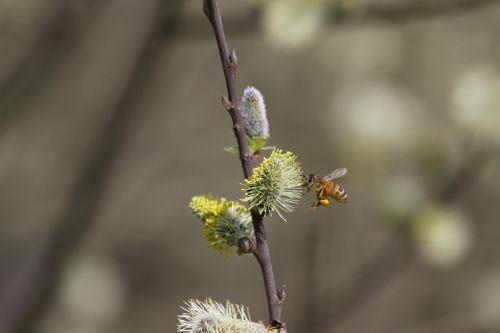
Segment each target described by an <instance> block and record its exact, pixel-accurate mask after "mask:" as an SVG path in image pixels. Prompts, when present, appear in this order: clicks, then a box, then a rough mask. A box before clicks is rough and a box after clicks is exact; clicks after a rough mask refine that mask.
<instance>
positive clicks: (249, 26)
mask: <svg viewBox="0 0 500 333" xmlns="http://www.w3.org/2000/svg"><path fill="white" fill-rule="evenodd" d="M499 4H500V0H455V1H438V0H428V1H422V0H416V1H402V0H399V1H389V2H388V1H366V2H364V3H357V6H355V7H351V8H349V9H346V8H342V7H340V6H333V7H332V8H330V9H328V8H326V9H325V11H327V12H328V13H327V15H328V17H329V21H328V27H327V29H328V28H331V29H337V28H338V27H339V26H345V25H349V24H360V23H367V22H381V23H384V24H405V23H411V22H418V21H425V20H430V19H434V18H441V17H448V16H452V15H459V14H463V13H470V12H473V11H477V10H481V9H485V8H489V7H493V6H495V5H499ZM261 12H262V10H261V9H260V8H252V9H250V10H248V11H246V12H245V13H244V14H242V15H238V17H231V18H228V19H227V20H226V28H227V29H228V30H229V29H230V30H231V34H232V35H233V36H246V35H251V34H255V33H258V31H259V25H258V22H259V20H258V18H259V16H260V15H261ZM206 36H207V31H206V29H205V25H204V22H201V21H200V20H197V19H196V18H195V17H193V18H192V19H189V18H188V19H187V20H186V21H185V24H183V27H182V29H180V31H179V33H178V34H177V36H176V37H177V38H180V39H186V38H204V37H206Z"/></svg>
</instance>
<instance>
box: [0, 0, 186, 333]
mask: <svg viewBox="0 0 500 333" xmlns="http://www.w3.org/2000/svg"><path fill="white" fill-rule="evenodd" d="M178 1H179V0H177V2H178ZM115 3H116V4H117V5H119V7H115V6H113V4H111V5H110V6H111V7H108V9H107V10H108V11H109V13H112V10H114V9H115V8H118V9H121V7H120V6H122V5H123V3H120V2H119V1H116V2H115ZM129 3H131V4H133V1H132V2H130V1H129ZM125 6H126V4H125ZM142 6H143V7H142V8H143V9H142V10H141V13H140V14H141V16H140V19H141V23H144V25H141V24H137V27H136V28H135V29H138V31H139V32H137V33H136V34H135V37H134V38H133V39H132V40H131V41H129V43H131V45H133V46H131V47H133V48H134V49H133V51H134V52H132V50H129V49H126V50H128V52H130V53H131V55H129V56H127V57H130V59H129V62H127V65H130V69H129V71H130V72H128V71H127V72H126V73H127V74H124V77H123V79H124V80H126V82H128V84H127V86H126V87H124V88H121V87H119V88H116V89H117V91H116V94H117V97H118V98H117V100H116V101H113V105H112V108H113V109H112V111H111V112H110V115H109V119H108V120H107V122H106V123H105V124H104V125H103V128H102V131H100V133H98V135H97V137H96V139H95V141H94V140H93V141H94V142H93V145H92V147H90V148H91V151H90V153H89V155H88V159H87V160H86V162H85V163H84V165H83V167H82V170H81V172H80V174H79V175H78V176H77V179H76V181H75V184H74V186H73V189H72V190H71V193H69V200H68V205H67V206H66V207H65V208H64V209H63V211H62V212H61V214H60V216H59V217H58V218H57V221H56V222H55V229H54V231H53V232H52V233H51V235H50V236H49V237H48V239H46V240H44V241H43V242H41V245H40V246H39V247H37V248H36V251H34V252H33V253H32V255H31V256H29V257H28V258H26V260H24V261H23V262H22V263H21V264H20V265H19V266H20V268H19V269H17V270H15V271H14V272H13V273H12V275H11V276H10V277H9V280H8V281H7V283H6V284H5V285H4V286H2V287H3V288H2V290H0V332H1V333H29V332H33V331H35V330H36V329H37V328H38V327H37V326H38V325H39V323H40V320H41V319H43V317H44V315H45V313H46V311H47V310H48V309H49V307H48V305H50V304H51V302H52V300H53V298H54V296H55V292H56V291H57V288H58V285H59V282H60V279H61V277H62V273H63V269H64V267H65V265H66V264H67V262H68V261H69V260H70V259H71V257H72V255H73V254H74V252H75V250H76V249H77V248H78V246H79V244H80V243H81V242H82V240H83V239H84V237H85V236H86V234H87V233H88V231H89V230H90V229H91V227H92V226H93V222H94V221H95V216H96V214H97V213H98V210H99V204H100V203H101V199H102V194H103V193H104V190H105V189H106V186H107V184H108V183H107V180H108V179H109V177H110V175H111V174H112V171H113V168H114V166H115V162H116V158H117V157H118V155H119V153H120V152H121V149H122V148H123V144H124V140H123V139H124V137H125V136H126V134H127V132H128V130H129V128H130V125H131V120H132V112H133V108H131V107H130V106H129V104H130V103H131V99H132V98H135V97H136V96H137V95H136V94H135V93H134V92H135V91H138V85H139V81H141V80H144V78H143V77H142V76H143V75H144V74H143V73H144V72H143V71H144V67H145V66H146V65H147V64H149V63H151V57H152V56H153V55H154V54H157V50H158V46H159V45H161V44H159V43H157V41H158V40H157V39H158V38H159V37H160V33H159V29H158V25H159V23H160V22H159V19H160V18H159V17H156V16H157V13H158V12H159V9H160V8H161V3H160V2H159V1H157V0H151V1H147V2H144V4H142ZM134 8H135V7H134ZM108 11H107V12H106V13H105V14H107V13H108ZM105 17H106V18H107V16H103V19H104V18H105ZM172 19H173V18H172ZM134 31H135V30H134ZM136 52H137V53H136ZM141 82H142V81H141ZM118 89H120V90H118Z"/></svg>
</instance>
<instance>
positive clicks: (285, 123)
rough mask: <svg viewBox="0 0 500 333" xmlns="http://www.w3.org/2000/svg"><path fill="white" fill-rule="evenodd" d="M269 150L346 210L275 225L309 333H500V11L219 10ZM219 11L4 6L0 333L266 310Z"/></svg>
mask: <svg viewBox="0 0 500 333" xmlns="http://www.w3.org/2000/svg"><path fill="white" fill-rule="evenodd" d="M221 9H222V14H223V18H224V23H225V29H226V34H227V36H228V40H229V43H230V47H231V48H234V49H235V50H236V52H237V55H238V60H239V68H238V74H237V81H238V84H239V88H240V91H242V89H243V88H245V87H246V86H247V85H252V86H256V87H257V88H258V89H259V90H261V92H262V93H263V94H264V96H265V98H266V104H267V109H268V116H269V121H270V126H271V139H270V141H269V143H270V144H272V145H276V146H278V147H280V148H282V149H285V150H291V151H293V152H295V153H296V154H297V155H298V156H299V159H300V162H301V163H302V165H303V168H304V170H305V172H306V173H315V174H318V175H323V174H327V173H329V172H330V171H331V170H333V169H335V168H338V167H347V168H348V169H349V173H348V175H347V177H345V178H344V179H343V180H342V183H343V185H344V186H345V188H346V190H347V192H348V194H349V203H348V204H347V205H345V206H341V205H330V206H329V207H320V208H319V209H317V210H316V212H315V213H312V212H311V211H310V210H309V205H310V204H311V202H312V201H313V200H314V196H313V195H311V194H309V195H308V196H305V198H304V199H303V200H302V203H301V204H300V205H299V206H298V207H297V208H296V212H295V213H293V214H291V215H288V218H287V219H288V222H287V223H284V222H283V221H281V220H280V219H279V217H277V216H274V217H272V218H269V219H267V220H266V226H267V231H268V238H269V242H270V246H271V251H272V255H273V262H274V269H275V274H276V278H277V283H278V285H282V284H285V285H286V286H287V299H286V304H285V309H284V317H283V319H284V321H286V322H287V324H288V331H290V332H342V333H344V332H345V333H348V332H372V333H375V332H385V333H387V332H388V333H392V332H394V333H400V332H404V333H406V332H426V333H429V332H499V331H500V256H499V255H498V253H500V252H499V251H500V245H499V244H500V243H499V239H500V224H499V216H500V201H499V200H500V182H499V177H500V172H499V170H500V156H499V155H500V148H499V147H500V40H499V38H498V34H499V32H500V20H499V17H500V1H493V0H432V1H431V0H425V1H423V0H330V1H328V0H324V1H320V0H315V1H306V0H268V1H249V0H248V1H244V0H231V1H230V0H221ZM225 93H226V92H225V83H224V79H223V75H222V70H221V65H220V60H219V55H218V52H217V47H216V44H215V41H214V38H213V33H212V30H211V27H210V25H209V23H208V21H207V20H206V18H205V17H204V15H203V14H202V11H201V1H199V0H170V1H160V0H142V1H135V0H104V1H103V0H99V1H97V0H85V1H84V0H71V1H63V0H21V1H20V0H2V1H0V188H1V190H0V221H1V223H0V332H1V333H17V332H40V333H44V332H50V333H59V332H74V333H113V332H120V333H128V332H130V333H132V332H148V333H160V332H175V331H176V328H175V325H176V316H177V315H178V314H180V313H181V310H180V306H181V305H182V303H183V301H185V300H188V299H190V298H196V299H204V298H205V297H212V298H214V299H215V300H217V301H219V302H224V301H225V300H226V299H229V300H230V301H232V302H233V303H237V304H244V305H246V306H249V307H250V313H251V315H252V319H253V320H255V321H257V320H264V321H265V320H267V309H266V306H265V304H266V303H265V295H264V288H263V283H262V277H261V275H260V269H259V267H258V265H257V263H256V261H255V259H254V258H253V257H252V256H243V257H238V256H230V257H227V258H225V257H224V256H223V255H220V254H219V253H215V252H213V251H211V250H210V249H208V247H207V244H206V241H205V239H204V238H203V235H202V228H201V223H200V222H199V221H198V220H196V219H195V217H194V216H192V215H191V214H190V211H189V209H188V203H189V200H190V198H191V197H192V196H193V195H199V194H203V193H207V192H212V193H214V194H215V195H219V196H224V197H227V198H229V199H237V198H241V196H242V193H241V185H240V184H241V182H242V170H241V165H240V163H239V161H238V159H237V158H236V157H235V156H234V155H231V154H228V153H226V152H225V151H223V147H227V146H231V145H233V144H234V142H235V141H234V137H233V135H232V131H231V120H230V117H229V116H228V114H227V113H226V111H225V110H224V109H223V107H222V106H221V103H220V96H221V95H222V94H225Z"/></svg>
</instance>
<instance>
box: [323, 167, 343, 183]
mask: <svg viewBox="0 0 500 333" xmlns="http://www.w3.org/2000/svg"><path fill="white" fill-rule="evenodd" d="M346 173H347V168H339V169H335V170H333V171H332V172H331V173H330V174H328V175H326V176H325V177H323V178H324V179H325V180H334V179H337V178H341V177H344V176H345V174H346Z"/></svg>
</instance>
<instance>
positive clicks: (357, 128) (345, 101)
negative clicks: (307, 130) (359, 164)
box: [323, 81, 423, 156]
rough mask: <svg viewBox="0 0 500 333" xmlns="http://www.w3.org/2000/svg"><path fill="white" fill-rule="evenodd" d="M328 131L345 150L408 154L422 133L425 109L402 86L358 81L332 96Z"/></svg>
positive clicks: (326, 123)
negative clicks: (402, 152) (422, 116)
mask: <svg viewBox="0 0 500 333" xmlns="http://www.w3.org/2000/svg"><path fill="white" fill-rule="evenodd" d="M332 102H333V105H332V111H333V112H330V114H329V116H330V117H329V118H330V119H327V120H326V121H325V122H323V123H324V126H326V127H327V128H325V130H326V131H327V132H328V133H330V134H331V135H332V136H333V137H332V139H333V142H337V143H340V145H341V146H343V147H344V148H345V149H347V150H350V151H352V152H353V153H354V151H355V152H356V153H357V154H368V155H372V156H380V153H381V152H387V151H389V152H391V153H393V152H400V151H407V150H408V149H409V148H411V147H413V146H415V144H416V143H417V142H418V139H419V135H420V134H421V129H422V128H423V126H422V119H421V115H422V113H423V108H422V106H421V105H420V103H419V101H418V100H417V99H416V98H415V97H413V96H412V95H410V93H409V92H408V91H406V90H404V89H402V88H400V87H396V86H392V85H389V84H387V83H385V82H384V81H371V82H370V81H368V82H365V81H356V82H352V83H351V84H350V85H345V86H344V87H343V88H341V89H340V90H338V91H337V92H336V93H335V94H334V95H333V101H332Z"/></svg>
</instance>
